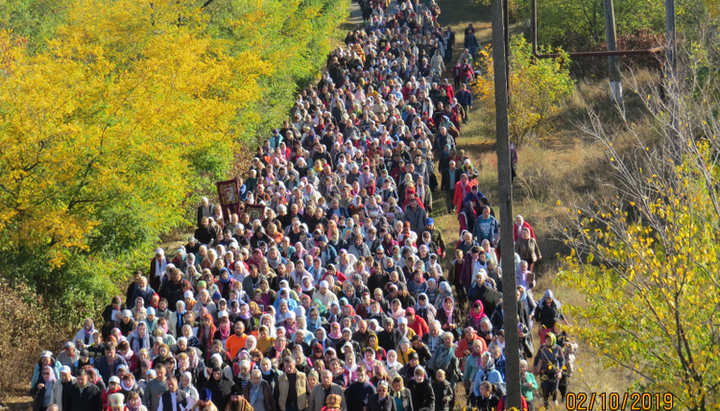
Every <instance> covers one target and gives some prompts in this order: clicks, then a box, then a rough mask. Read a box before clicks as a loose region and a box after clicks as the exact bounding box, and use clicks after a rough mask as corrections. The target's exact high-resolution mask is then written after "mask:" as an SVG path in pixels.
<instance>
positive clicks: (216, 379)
mask: <svg viewBox="0 0 720 411" xmlns="http://www.w3.org/2000/svg"><path fill="white" fill-rule="evenodd" d="M234 385H235V383H233V382H232V380H230V379H229V378H227V376H225V373H223V371H222V368H220V367H213V369H212V374H211V375H210V378H209V379H208V381H207V382H206V383H205V385H204V386H203V389H208V390H210V392H211V393H212V402H213V404H214V405H215V407H217V409H218V410H224V409H225V407H226V406H227V404H228V402H229V401H230V395H231V393H232V389H233V386H234Z"/></svg>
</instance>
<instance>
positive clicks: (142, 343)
mask: <svg viewBox="0 0 720 411" xmlns="http://www.w3.org/2000/svg"><path fill="white" fill-rule="evenodd" d="M128 342H129V343H130V349H131V350H133V351H134V352H140V350H142V349H143V348H145V349H147V350H150V349H152V344H151V343H150V333H149V332H148V326H147V324H146V323H145V321H140V322H139V323H138V325H137V327H136V328H135V331H133V332H132V334H130V337H128Z"/></svg>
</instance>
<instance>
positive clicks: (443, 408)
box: [432, 380, 455, 411]
mask: <svg viewBox="0 0 720 411" xmlns="http://www.w3.org/2000/svg"><path fill="white" fill-rule="evenodd" d="M432 388H433V393H434V394H435V411H450V408H451V407H452V400H453V397H455V394H454V393H453V389H452V386H451V385H450V382H449V381H448V380H442V382H439V381H438V380H433V382H432Z"/></svg>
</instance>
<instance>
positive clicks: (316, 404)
mask: <svg viewBox="0 0 720 411" xmlns="http://www.w3.org/2000/svg"><path fill="white" fill-rule="evenodd" d="M332 380H333V373H332V371H330V370H324V371H323V372H322V373H320V384H318V385H316V386H314V387H313V389H312V392H311V393H310V400H309V402H308V411H323V409H324V408H325V404H326V402H325V401H326V400H328V399H329V400H330V402H331V405H332V407H333V408H332V409H334V410H341V411H347V403H346V402H345V393H344V390H343V388H342V387H340V386H339V385H337V384H335V383H333V382H332ZM333 395H335V396H337V397H339V400H338V398H337V397H334V396H333Z"/></svg>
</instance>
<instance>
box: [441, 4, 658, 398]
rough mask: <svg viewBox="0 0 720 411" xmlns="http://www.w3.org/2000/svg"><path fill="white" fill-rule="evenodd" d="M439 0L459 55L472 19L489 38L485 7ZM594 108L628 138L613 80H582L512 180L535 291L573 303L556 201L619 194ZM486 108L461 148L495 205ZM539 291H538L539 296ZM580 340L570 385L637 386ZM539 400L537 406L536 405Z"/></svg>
mask: <svg viewBox="0 0 720 411" xmlns="http://www.w3.org/2000/svg"><path fill="white" fill-rule="evenodd" d="M438 4H439V5H440V7H441V8H442V9H443V15H442V16H441V18H442V24H443V26H446V25H447V24H448V23H449V24H450V25H451V27H452V28H453V30H454V31H455V33H456V47H455V56H457V55H458V54H459V53H460V52H461V48H462V44H463V30H464V28H465V27H466V26H467V24H468V23H473V26H474V27H475V28H476V32H477V33H478V40H479V41H480V43H481V44H482V45H485V44H487V43H488V42H489V40H490V36H491V33H490V30H491V25H490V23H489V10H488V9H487V8H485V7H483V6H480V5H477V4H475V3H470V2H469V1H468V0H438ZM468 18H470V20H468ZM516 31H518V28H517V27H515V28H514V29H513V32H516ZM637 77H638V79H639V80H640V81H641V82H650V81H654V80H655V79H654V78H653V76H652V75H651V74H649V73H647V72H645V73H639V74H638V76H637ZM624 89H625V90H626V93H625V108H626V111H627V115H628V119H629V121H637V122H639V123H642V121H644V120H643V118H644V115H645V113H644V109H643V108H642V103H641V102H640V100H639V98H638V96H636V95H634V94H633V93H630V92H627V90H629V87H628V85H627V84H625V85H624ZM588 108H591V109H592V110H594V111H595V112H597V113H598V114H599V117H600V119H601V120H602V121H603V123H604V124H606V125H609V126H610V127H611V128H615V129H617V130H618V133H619V134H620V136H621V137H622V134H623V133H622V129H623V125H624V121H623V120H622V119H621V117H620V116H619V115H618V113H617V109H616V108H615V107H614V106H613V105H611V104H610V102H609V86H608V85H607V83H605V82H602V81H579V82H578V84H577V89H576V93H575V95H574V96H573V97H572V99H571V101H569V102H568V103H567V105H566V106H565V107H564V109H563V110H562V112H561V113H560V114H559V115H558V116H556V118H554V119H552V127H551V130H550V131H549V132H548V133H547V134H545V135H543V136H541V137H540V138H538V139H537V141H535V142H534V143H532V144H526V145H524V146H522V147H519V148H518V157H519V163H518V177H517V178H516V179H515V181H514V183H513V190H514V202H513V213H514V214H516V215H517V214H521V215H523V216H524V217H525V219H526V220H527V221H528V222H529V223H530V224H531V225H532V226H533V228H534V230H535V233H536V235H537V237H538V240H539V243H540V246H541V249H542V252H543V256H544V259H543V261H542V263H541V264H539V267H538V268H537V269H536V271H537V272H538V274H539V276H540V278H539V282H538V285H537V287H536V293H542V292H544V291H545V290H546V289H549V288H552V289H553V290H554V292H555V294H556V295H557V297H558V298H559V300H560V301H562V302H564V303H566V304H572V305H582V304H584V300H585V297H584V296H583V295H582V294H580V293H578V292H577V291H575V290H569V289H566V288H561V287H558V286H556V285H555V284H554V279H555V274H556V273H557V271H558V269H559V268H560V267H561V264H562V263H561V257H563V256H564V255H567V252H568V249H567V247H566V246H565V245H564V243H563V241H562V240H561V239H559V238H560V237H562V229H559V228H558V227H562V226H563V222H564V221H565V219H567V218H569V216H568V213H567V211H566V210H567V209H566V207H565V206H564V205H558V201H560V202H561V204H570V203H586V202H588V201H590V197H591V196H594V197H599V198H603V197H607V196H609V195H612V193H613V191H612V189H610V188H608V187H606V186H604V185H603V184H600V183H598V181H599V180H600V179H599V177H600V176H603V175H604V174H606V173H607V171H608V167H607V163H606V159H605V155H604V152H603V149H602V147H600V146H599V145H598V144H596V143H594V142H592V141H589V140H588V139H587V137H586V136H584V135H583V134H582V133H581V132H580V131H579V130H578V127H577V125H578V124H581V123H584V122H586V121H587V120H588V115H587V110H588ZM482 109H483V108H482V107H481V106H480V105H476V106H475V109H474V110H473V112H472V113H471V115H470V121H469V124H467V125H464V126H463V128H462V130H461V131H462V134H461V136H460V138H459V139H458V146H459V148H461V149H464V150H465V151H466V153H467V155H468V156H469V157H470V158H471V159H472V160H473V164H475V165H476V167H477V168H478V169H479V170H480V175H479V176H478V182H479V185H480V189H481V191H482V192H483V193H485V194H486V195H487V196H488V198H489V199H490V202H491V203H494V201H495V200H496V199H497V195H498V190H497V186H498V175H497V156H496V154H495V135H494V129H493V127H492V125H491V124H483V122H482V120H481V119H480V117H481V116H480V113H479V110H482ZM434 210H435V221H436V226H438V227H439V228H440V229H441V231H442V232H443V236H444V237H445V239H446V243H447V244H448V246H449V247H450V250H448V255H450V256H452V255H453V251H454V243H455V241H456V240H457V238H458V230H459V224H458V222H457V218H456V214H455V213H454V212H453V213H451V214H449V215H447V214H445V207H444V199H443V195H442V194H441V193H438V195H437V196H435V207H434ZM448 260H450V259H448ZM446 263H449V261H447V262H446ZM539 297H540V296H539V295H536V298H539ZM571 322H572V319H571ZM579 325H581V326H586V327H587V326H592V325H591V324H579ZM536 331H537V330H535V332H536ZM579 345H580V352H579V355H578V357H577V363H576V373H575V375H574V376H573V378H572V380H571V383H570V388H569V390H570V391H572V392H579V391H584V392H591V391H592V392H621V391H625V390H627V387H628V386H630V385H631V384H632V382H633V377H632V375H630V374H629V373H627V372H625V371H624V370H620V369H616V368H612V369H605V368H604V367H603V366H602V365H601V364H600V362H599V361H598V357H597V355H596V354H595V353H594V352H593V350H592V348H591V347H589V346H587V345H586V344H584V343H583V342H582V341H579ZM458 398H464V389H463V388H462V387H459V388H458ZM539 405H540V404H539V403H538V404H536V407H537V406H539ZM463 406H464V401H460V402H459V403H457V404H455V410H459V409H462V408H463ZM561 407H562V406H561Z"/></svg>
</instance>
